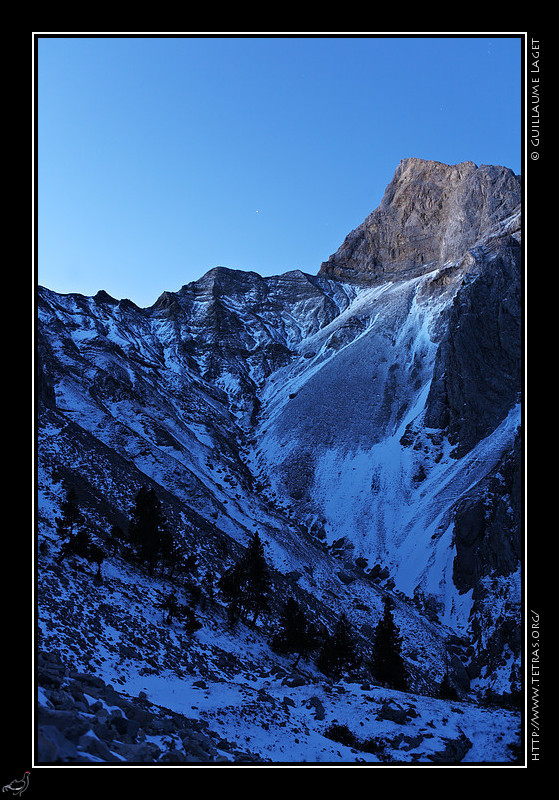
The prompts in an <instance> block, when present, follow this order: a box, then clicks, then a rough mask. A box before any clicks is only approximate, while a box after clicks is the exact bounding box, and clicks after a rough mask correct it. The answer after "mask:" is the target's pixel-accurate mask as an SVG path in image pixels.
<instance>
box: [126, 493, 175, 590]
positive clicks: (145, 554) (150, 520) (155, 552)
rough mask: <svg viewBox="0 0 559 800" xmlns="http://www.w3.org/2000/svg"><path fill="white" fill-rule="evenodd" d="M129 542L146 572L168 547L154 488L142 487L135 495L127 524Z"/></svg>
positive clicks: (151, 569)
mask: <svg viewBox="0 0 559 800" xmlns="http://www.w3.org/2000/svg"><path fill="white" fill-rule="evenodd" d="M128 535H129V538H130V543H131V545H132V547H133V548H134V549H135V551H136V554H137V556H138V558H139V560H140V562H141V563H142V564H144V566H146V567H147V569H148V572H149V573H150V575H151V574H153V571H154V569H155V567H156V565H157V563H158V561H159V559H160V557H161V556H162V554H163V553H164V552H165V551H166V549H168V541H169V532H168V530H167V520H166V519H165V515H164V513H163V508H162V506H161V502H160V500H159V498H158V497H157V494H156V493H155V490H154V489H146V488H145V487H142V488H141V489H140V490H139V491H138V494H137V495H136V498H135V501H134V507H133V509H132V514H131V517H130V523H129V526H128Z"/></svg>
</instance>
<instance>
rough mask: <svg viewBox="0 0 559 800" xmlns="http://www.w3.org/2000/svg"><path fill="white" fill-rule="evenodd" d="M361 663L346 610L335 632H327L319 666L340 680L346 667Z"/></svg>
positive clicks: (318, 661) (319, 657) (318, 660)
mask: <svg viewBox="0 0 559 800" xmlns="http://www.w3.org/2000/svg"><path fill="white" fill-rule="evenodd" d="M358 663H359V652H358V649H357V642H356V640H355V637H354V635H353V632H352V630H351V626H350V624H349V620H348V618H347V615H346V613H345V612H342V614H341V615H340V617H339V619H338V621H337V622H336V625H335V628H334V631H333V633H331V634H329V633H328V634H327V635H326V637H325V639H324V642H323V644H322V647H321V650H320V653H319V656H318V659H317V666H318V668H319V669H320V670H321V671H322V672H324V674H325V675H330V676H331V677H332V678H334V680H339V679H340V678H341V676H342V674H343V672H344V670H345V669H348V668H351V667H355V666H357V664H358Z"/></svg>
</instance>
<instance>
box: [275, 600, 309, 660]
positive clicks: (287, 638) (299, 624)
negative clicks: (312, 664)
mask: <svg viewBox="0 0 559 800" xmlns="http://www.w3.org/2000/svg"><path fill="white" fill-rule="evenodd" d="M279 625H280V627H279V629H278V630H277V631H276V633H275V634H274V636H273V637H272V641H271V645H272V648H273V649H274V650H275V651H276V652H277V653H282V654H287V653H289V654H293V655H295V656H296V658H295V662H294V664H293V666H294V667H296V666H297V664H298V663H299V659H300V658H301V656H302V657H303V658H304V657H306V656H308V655H309V653H311V652H312V651H313V650H314V649H316V647H317V646H318V635H317V631H316V629H315V627H314V626H313V625H312V624H311V623H310V622H309V621H308V620H307V618H306V616H305V614H304V612H303V610H302V608H301V606H300V605H299V603H298V602H297V601H296V600H295V598H294V597H289V598H288V599H287V600H286V601H285V603H284V606H283V609H282V613H281V616H280V619H279Z"/></svg>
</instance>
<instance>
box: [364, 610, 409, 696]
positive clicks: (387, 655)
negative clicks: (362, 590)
mask: <svg viewBox="0 0 559 800" xmlns="http://www.w3.org/2000/svg"><path fill="white" fill-rule="evenodd" d="M401 646H402V639H401V637H400V631H399V628H398V627H397V626H396V624H395V622H394V617H393V616H392V610H391V602H390V599H389V598H388V597H386V598H385V600H384V613H383V616H382V617H381V619H380V620H379V622H378V624H377V626H376V628H375V634H374V639H373V656H372V659H371V663H370V669H371V673H372V675H373V678H374V679H375V680H376V681H378V682H379V683H380V684H383V685H384V686H389V687H391V688H392V689H400V690H405V689H407V687H408V675H407V670H406V665H405V662H404V659H403V658H402V654H401Z"/></svg>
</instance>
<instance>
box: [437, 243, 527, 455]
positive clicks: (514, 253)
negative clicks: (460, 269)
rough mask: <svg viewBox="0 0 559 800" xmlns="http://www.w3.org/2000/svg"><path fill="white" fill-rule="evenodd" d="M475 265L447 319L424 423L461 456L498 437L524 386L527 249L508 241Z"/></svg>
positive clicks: (478, 256)
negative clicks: (496, 432)
mask: <svg viewBox="0 0 559 800" xmlns="http://www.w3.org/2000/svg"><path fill="white" fill-rule="evenodd" d="M471 259H472V260H473V265H472V266H471V267H470V271H469V272H468V275H467V277H466V279H465V280H464V282H463V283H462V285H461V287H460V288H459V290H458V292H457V294H456V296H455V298H454V302H453V304H452V306H451V307H450V309H449V311H448V314H447V320H446V325H445V334H444V337H443V340H442V341H441V343H440V345H439V349H438V352H437V357H436V360H435V368H434V373H433V380H432V383H431V388H430V392H429V397H428V400H427V406H426V409H427V410H426V416H425V424H426V425H427V426H428V427H432V428H443V429H446V431H447V433H448V437H449V441H450V442H451V443H452V444H455V445H456V455H464V454H465V453H467V452H468V451H469V450H471V448H472V447H474V446H475V445H476V444H477V443H478V442H479V441H480V440H481V439H483V438H484V437H485V436H488V435H489V434H490V433H491V432H492V431H493V430H495V428H496V427H497V425H499V424H500V423H501V422H502V420H503V419H504V418H505V417H506V415H507V413H508V412H509V410H510V409H511V408H512V406H513V405H515V403H517V402H519V399H520V389H521V386H522V335H521V333H522V329H521V326H522V298H521V261H522V252H521V246H520V244H519V243H518V242H517V241H516V239H515V238H514V237H513V236H507V237H505V238H503V239H502V240H501V241H499V243H498V245H494V246H493V249H492V250H491V251H488V250H486V249H484V248H482V247H480V248H476V250H475V251H473V253H472V255H471Z"/></svg>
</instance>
